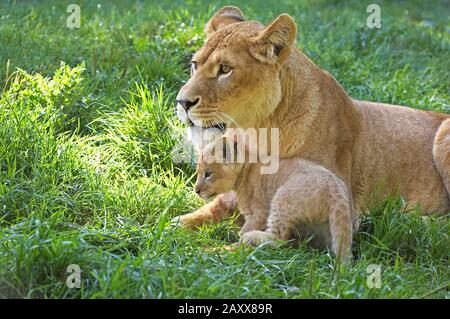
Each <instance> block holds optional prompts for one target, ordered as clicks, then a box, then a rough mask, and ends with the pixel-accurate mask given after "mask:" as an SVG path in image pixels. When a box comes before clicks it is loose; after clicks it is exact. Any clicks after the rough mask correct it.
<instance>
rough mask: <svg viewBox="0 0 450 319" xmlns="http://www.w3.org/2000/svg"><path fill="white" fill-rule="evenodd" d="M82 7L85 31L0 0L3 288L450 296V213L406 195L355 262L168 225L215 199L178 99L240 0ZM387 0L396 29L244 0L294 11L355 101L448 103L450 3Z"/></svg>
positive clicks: (154, 294) (34, 293)
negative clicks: (192, 61)
mask: <svg viewBox="0 0 450 319" xmlns="http://www.w3.org/2000/svg"><path fill="white" fill-rule="evenodd" d="M77 2H78V3H80V5H81V18H82V21H81V23H82V27H81V29H78V30H70V29H68V28H66V27H65V20H66V18H67V16H68V13H66V10H65V9H66V8H65V7H66V5H67V4H68V3H70V2H68V3H67V4H66V3H65V2H64V1H58V2H56V1H55V3H52V2H50V1H34V2H32V1H27V2H21V1H17V2H16V1H0V43H1V45H0V90H1V98H0V298H1V297H25V298H39V297H44V298H61V297H62V298H80V297H81V298H105V297H107V298H109V297H121V298H131V297H136V298H142V297H145V298H170V297H175V298H183V297H184V298H205V297H212V298H221V297H230V298H255V297H275V298H380V297H383V298H411V297H438V298H449V297H450V293H449V282H450V278H449V277H450V270H449V257H450V256H449V254H450V248H449V247H450V241H449V238H448V235H449V230H450V229H449V227H450V223H449V220H448V217H443V218H429V219H426V220H424V219H422V218H421V217H419V216H418V215H417V214H415V213H414V212H411V213H409V214H405V213H404V212H403V208H402V207H403V205H402V202H401V201H400V200H393V199H392V200H388V201H386V202H385V203H380V205H379V207H377V208H376V209H374V210H373V211H371V212H370V213H369V215H368V216H367V217H366V218H365V219H364V220H363V225H362V229H361V231H360V233H359V234H358V235H357V236H356V238H355V245H354V256H355V258H354V260H353V262H352V264H351V265H350V266H347V267H336V265H335V264H334V258H333V257H332V255H331V254H330V253H329V252H327V251H320V250H313V249H309V248H306V247H301V248H299V249H293V248H280V249H271V248H268V247H260V248H257V249H246V250H238V251H236V252H229V253H219V252H214V251H213V249H212V248H214V247H220V246H222V245H224V244H230V243H232V242H234V241H236V240H237V233H238V229H237V228H236V226H234V224H233V223H232V221H224V222H222V223H220V224H219V225H215V226H210V227H204V228H202V229H201V230H200V231H199V232H192V231H188V230H184V229H179V228H173V227H169V221H170V219H171V218H172V217H174V216H176V215H180V214H183V213H186V212H190V211H192V210H194V209H196V208H197V207H199V206H200V205H201V202H200V201H199V200H198V199H197V198H196V196H195V195H194V194H193V192H192V190H191V188H192V177H193V173H194V169H193V167H192V166H191V165H188V164H174V163H173V161H172V159H171V151H172V148H173V146H174V145H175V144H176V139H175V138H174V137H173V132H175V131H177V130H179V129H180V128H181V127H182V126H181V124H180V123H179V122H178V121H177V120H176V117H175V113H174V106H173V101H174V96H175V95H176V92H177V90H178V88H179V87H180V86H181V85H182V83H183V81H185V80H186V79H187V77H188V72H187V70H188V64H187V61H188V60H189V57H190V54H192V53H193V52H195V50H196V49H198V48H199V47H200V46H201V44H202V41H203V34H202V28H203V25H204V23H205V22H206V21H207V19H208V17H209V16H210V15H211V14H212V12H214V11H215V10H216V9H218V8H220V7H221V6H222V5H223V4H226V3H228V4H233V3H237V4H238V2H237V1H229V2H224V1H218V2H214V3H212V2H211V3H207V2H206V1H204V3H205V4H204V5H200V4H199V2H198V1H195V2H194V1H187V2H181V1H164V3H161V2H156V1H155V2H131V1H129V2H127V1H108V2H106V1H95V2H88V1H77ZM378 3H379V4H380V6H381V12H382V28H381V29H380V30H369V29H368V28H366V27H365V21H366V18H367V15H368V14H367V13H366V6H367V4H368V3H367V4H366V3H364V2H361V1H356V0H355V1H346V2H345V3H340V2H337V1H331V2H327V1H298V0H295V1H294V0H289V1H265V2H264V5H261V2H260V1H249V2H246V4H245V5H239V6H240V7H241V9H242V10H243V11H244V13H245V14H246V15H247V17H249V18H251V19H257V20H260V21H262V22H264V23H268V22H270V21H271V19H273V18H274V17H275V16H276V15H277V14H279V13H282V12H288V13H289V14H291V15H292V16H293V17H294V18H295V19H296V21H297V23H298V26H299V27H298V29H299V34H298V47H300V48H301V49H302V50H304V52H305V53H307V54H308V55H309V56H310V57H311V58H312V59H313V60H314V61H315V62H316V63H317V64H319V65H320V66H322V67H323V68H325V69H327V70H329V71H330V72H331V73H332V74H333V75H334V76H335V77H336V78H337V80H338V81H340V82H341V83H342V85H343V86H344V87H345V88H346V90H347V91H348V92H349V93H350V94H351V95H352V96H353V97H355V98H359V99H367V100H373V101H382V102H388V103H395V104H404V105H409V106H412V107H414V108H420V109H428V110H437V111H441V112H446V113H449V112H450V109H449V104H448V103H449V102H448V101H449V92H450V79H449V75H448V70H449V69H450V59H449V49H450V41H449V40H450V34H449V32H450V25H449V22H448V17H447V15H446V14H445V12H447V10H448V6H447V4H448V3H447V2H446V1H433V2H429V1H428V2H421V1H408V2H406V1H397V2H388V1H379V2H378ZM97 4H100V6H97ZM61 61H63V62H61ZM18 69H20V70H18ZM412 173H413V172H412ZM69 264H78V265H79V266H80V268H81V270H82V276H81V279H82V282H81V288H80V289H76V288H74V289H70V288H68V287H67V285H66V283H65V282H66V278H67V276H68V273H67V272H66V270H67V266H68V265H69ZM370 264H379V265H381V267H382V276H381V278H382V286H381V288H380V289H370V288H368V287H367V284H366V279H367V276H368V273H367V267H368V265H370Z"/></svg>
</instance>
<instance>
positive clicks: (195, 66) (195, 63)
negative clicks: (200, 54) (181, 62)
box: [191, 61, 197, 73]
mask: <svg viewBox="0 0 450 319" xmlns="http://www.w3.org/2000/svg"><path fill="white" fill-rule="evenodd" d="M194 71H197V62H195V61H192V63H191V73H194Z"/></svg>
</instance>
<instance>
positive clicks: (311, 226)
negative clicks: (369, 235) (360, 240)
mask: <svg viewBox="0 0 450 319" xmlns="http://www.w3.org/2000/svg"><path fill="white" fill-rule="evenodd" d="M218 143H219V144H218ZM236 143H237V141H236V140H234V139H230V138H229V137H225V136H223V137H221V138H219V140H218V141H217V142H216V143H215V144H210V145H208V146H206V147H205V148H204V149H203V150H202V152H201V154H200V156H199V160H198V165H197V180H196V183H195V192H196V193H197V194H198V195H199V196H200V197H201V198H203V199H204V200H206V201H209V200H212V199H213V198H214V197H215V196H216V195H219V194H222V193H226V192H229V191H235V192H236V193H237V198H238V204H239V207H240V210H241V212H242V214H243V215H244V217H245V223H244V225H243V227H242V229H241V231H240V241H241V242H242V243H244V244H253V245H259V244H261V243H263V242H272V241H273V240H283V241H286V240H290V239H293V238H294V237H296V235H300V237H303V236H305V235H311V234H312V235H314V237H313V244H316V246H328V247H331V249H332V250H333V252H334V253H335V254H336V256H337V257H338V259H339V260H341V261H346V260H348V259H349V258H350V257H351V244H352V235H353V222H355V220H356V215H355V214H354V212H353V209H352V204H351V199H350V195H349V192H348V190H347V187H346V186H345V183H344V182H343V181H341V180H340V179H339V178H338V177H337V176H335V175H334V174H333V173H332V172H330V171H329V170H327V169H326V168H324V167H322V166H320V165H317V164H314V163H312V162H310V161H306V160H300V159H284V160H281V161H280V165H279V170H278V172H277V173H275V174H271V175H263V174H260V167H261V164H259V163H258V162H256V163H238V161H237V160H236V159H237V156H234V158H232V159H231V156H230V154H233V153H235V154H239V153H238V152H239V149H238V147H237V145H236ZM233 144H234V151H231V149H232V147H230V146H231V145H233ZM221 147H222V149H220V148H221ZM218 150H219V151H218ZM244 152H245V153H246V154H247V153H248V152H249V151H248V147H245V150H244ZM246 158H248V154H247V155H246Z"/></svg>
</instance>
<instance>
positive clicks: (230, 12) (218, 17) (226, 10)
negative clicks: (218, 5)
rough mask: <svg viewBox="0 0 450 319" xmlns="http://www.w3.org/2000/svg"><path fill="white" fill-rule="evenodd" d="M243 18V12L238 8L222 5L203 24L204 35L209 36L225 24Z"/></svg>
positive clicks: (242, 19) (240, 20)
mask: <svg viewBox="0 0 450 319" xmlns="http://www.w3.org/2000/svg"><path fill="white" fill-rule="evenodd" d="M244 20H245V18H244V14H243V13H242V11H241V10H240V9H239V8H237V7H231V6H229V7H223V8H222V9H220V10H219V11H217V12H216V13H215V14H214V15H213V17H212V18H211V19H210V20H209V21H208V23H207V24H206V25H205V33H206V36H209V35H210V34H211V33H214V32H216V31H217V30H219V29H220V28H221V27H223V26H225V25H227V24H231V23H236V22H242V21H244Z"/></svg>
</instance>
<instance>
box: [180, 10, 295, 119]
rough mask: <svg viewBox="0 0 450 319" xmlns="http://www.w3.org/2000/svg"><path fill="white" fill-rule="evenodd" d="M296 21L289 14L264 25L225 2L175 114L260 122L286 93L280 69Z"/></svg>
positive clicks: (210, 25)
mask: <svg viewBox="0 0 450 319" xmlns="http://www.w3.org/2000/svg"><path fill="white" fill-rule="evenodd" d="M296 32H297V31H296V25H295V22H294V21H293V20H292V18H291V17H290V16H288V15H286V14H282V15H280V16H279V17H278V18H276V19H275V20H274V21H273V22H272V23H270V24H269V25H268V26H266V27H264V26H263V25H262V24H260V23H259V22H256V21H246V20H245V18H244V15H243V13H242V12H241V11H240V10H239V9H238V8H236V7H224V8H222V9H220V10H219V11H218V12H216V13H215V14H214V16H213V17H212V18H211V19H210V20H209V22H208V23H207V24H206V26H205V33H206V42H205V44H204V45H203V47H202V48H201V49H200V50H199V51H198V52H196V53H195V54H194V56H193V58H192V65H191V78H190V79H189V81H188V82H187V83H186V84H185V85H184V86H183V87H182V88H181V90H180V92H179V93H178V96H177V114H178V117H179V118H180V120H181V121H183V122H184V123H186V124H188V125H189V126H199V127H203V128H210V127H222V128H223V127H224V124H225V125H226V126H231V127H237V126H238V127H242V128H248V127H255V128H256V127H258V123H259V122H260V121H262V120H264V119H265V118H266V117H268V116H269V115H270V114H271V113H272V112H273V111H274V110H275V108H276V107H277V106H278V104H279V103H280V101H281V98H282V88H281V80H280V70H281V66H282V65H283V63H284V62H285V61H286V60H287V59H288V57H289V56H290V53H291V50H292V48H293V47H294V43H295V38H296Z"/></svg>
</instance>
